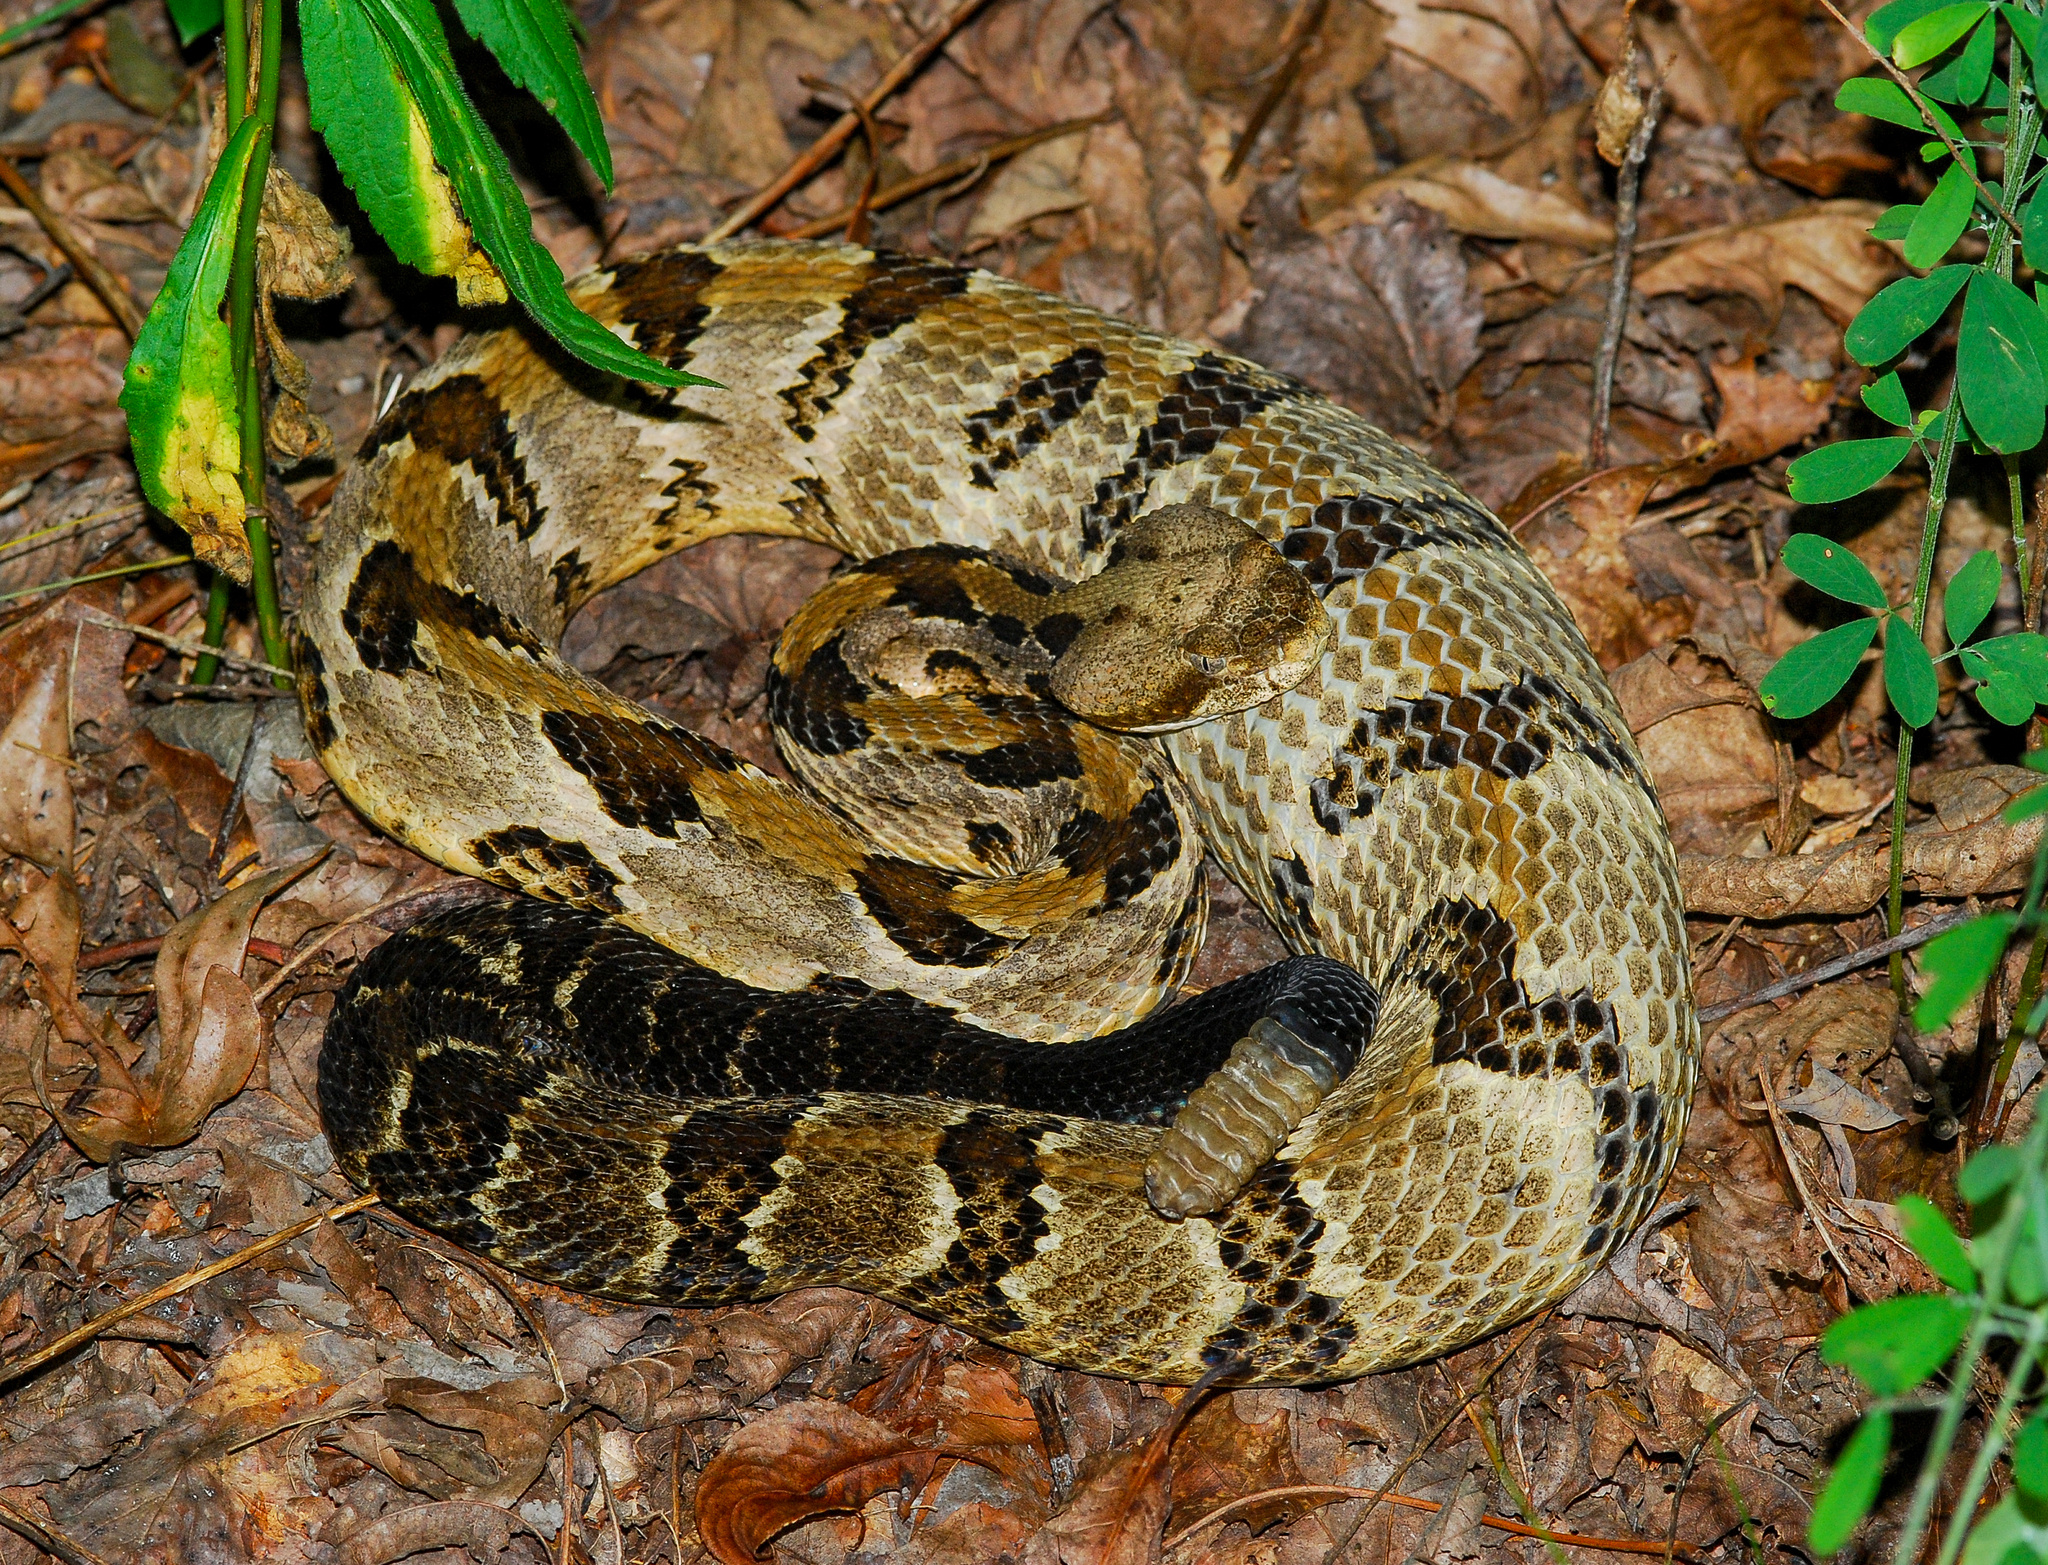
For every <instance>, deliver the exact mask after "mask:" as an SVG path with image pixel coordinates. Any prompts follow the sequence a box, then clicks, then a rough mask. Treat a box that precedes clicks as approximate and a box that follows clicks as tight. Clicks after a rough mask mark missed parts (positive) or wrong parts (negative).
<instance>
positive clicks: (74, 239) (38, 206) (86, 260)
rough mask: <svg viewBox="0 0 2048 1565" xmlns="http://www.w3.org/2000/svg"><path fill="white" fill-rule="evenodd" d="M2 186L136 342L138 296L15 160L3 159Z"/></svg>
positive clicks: (139, 321)
mask: <svg viewBox="0 0 2048 1565" xmlns="http://www.w3.org/2000/svg"><path fill="white" fill-rule="evenodd" d="M0 185H5V186H6V187H7V193H8V194H9V195H10V196H12V197H14V199H15V200H17V201H19V202H20V203H21V204H22V206H23V207H25V208H27V210H28V213H29V215H30V216H31V217H33V218H34V219H35V220H36V221H37V222H38V223H40V224H42V226H43V232H44V233H46V234H48V235H49V236H50V238H51V240H52V241H54V242H55V244H56V246H57V248H58V249H59V250H62V251H63V252H64V255H65V258H66V259H67V260H69V261H70V262H71V264H72V265H73V266H74V267H76V268H77V269H78V275H79V276H80V277H82V278H84V279H85V283H86V286H87V287H89V288H91V289H92V291H93V292H94V293H96V294H98V295H99V296H100V303H102V304H104V305H105V306H106V307H107V309H108V310H109V311H110V312H112V314H113V317H114V319H115V321H116V322H118V323H119V325H120V327H121V330H122V331H123V332H125V333H126V334H127V337H128V340H129V341H130V342H133V341H134V340H135V339H136V337H137V336H138V335H139V334H140V333H141V331H142V307H141V306H140V305H138V304H137V303H136V302H135V296H134V295H133V294H131V293H130V292H129V291H128V285H127V284H126V283H124V282H122V281H121V279H120V278H118V277H116V276H115V275H114V274H113V273H112V272H110V271H108V270H107V268H106V267H105V266H104V265H102V264H101V262H100V258H99V257H98V256H96V255H94V254H93V253H92V252H91V251H90V250H88V249H86V247H85V246H84V244H83V243H81V242H80V240H79V238H78V235H76V234H74V233H73V232H72V231H71V225H70V224H69V223H67V222H65V221H64V219H63V218H61V217H59V216H58V215H57V214H56V213H55V212H52V211H51V210H50V208H49V205H48V204H47V203H46V202H45V201H44V200H43V198H42V197H41V196H39V195H37V194H36V189H35V186H33V185H31V184H30V183H29V182H28V181H27V180H25V179H23V178H22V177H21V170H20V169H18V168H16V167H15V166H14V164H13V162H12V160H10V159H8V158H0Z"/></svg>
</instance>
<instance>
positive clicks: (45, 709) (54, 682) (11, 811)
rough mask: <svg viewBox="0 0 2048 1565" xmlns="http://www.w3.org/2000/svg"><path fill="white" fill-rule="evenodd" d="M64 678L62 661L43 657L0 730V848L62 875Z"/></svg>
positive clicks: (67, 707) (66, 785) (66, 767)
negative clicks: (11, 714) (2, 728)
mask: <svg viewBox="0 0 2048 1565" xmlns="http://www.w3.org/2000/svg"><path fill="white" fill-rule="evenodd" d="M70 676H71V660H70V659H69V658H68V657H63V656H56V657H49V656H45V657H44V658H43V660H42V661H41V662H40V663H38V664H36V665H35V666H34V672H33V674H32V675H31V676H30V681H29V685H28V688H27V689H26V690H24V691H23V692H22V695H21V700H20V703H19V704H18V705H17V706H16V707H15V709H14V715H13V716H12V717H10V718H9V719H8V722H7V727H6V729H5V730H4V731H0V849H5V850H6V851H7V852H9V853H13V854H18V855H19V856H21V857H22V858H25V859H31V860H33V861H34V862H36V863H37V864H40V865H41V866H42V867H43V868H44V869H47V870H50V871H53V872H57V871H63V872H66V873H68V872H69V870H70V867H71V840H72V836H73V832H74V813H73V808H72V801H71V677H70Z"/></svg>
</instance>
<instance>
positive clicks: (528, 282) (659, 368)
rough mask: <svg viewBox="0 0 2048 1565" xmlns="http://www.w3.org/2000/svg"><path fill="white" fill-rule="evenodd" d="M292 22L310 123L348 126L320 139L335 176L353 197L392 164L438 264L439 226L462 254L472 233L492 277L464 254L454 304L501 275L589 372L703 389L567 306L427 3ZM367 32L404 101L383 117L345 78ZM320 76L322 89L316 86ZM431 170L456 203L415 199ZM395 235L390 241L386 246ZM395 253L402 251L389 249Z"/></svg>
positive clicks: (310, 3) (368, 5)
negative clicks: (351, 188) (460, 226)
mask: <svg viewBox="0 0 2048 1565" xmlns="http://www.w3.org/2000/svg"><path fill="white" fill-rule="evenodd" d="M299 14H300V28H301V31H302V32H303V33H304V34H305V36H306V48H305V57H306V61H307V85H308V87H309V88H310V89H311V92H312V96H313V100H314V103H313V113H314V123H315V124H316V126H320V127H322V128H323V129H325V128H326V127H328V126H339V125H343V124H346V125H347V126H348V127H349V133H348V134H347V135H345V136H340V137H338V136H337V133H336V131H334V130H328V132H327V133H328V137H329V149H330V150H331V151H333V152H334V154H335V161H336V163H337V164H339V165H340V166H341V168H342V172H343V174H344V175H345V176H346V177H347V178H348V179H349V181H350V183H351V184H354V185H356V187H357V190H358V193H359V194H360V193H361V191H362V190H363V189H365V188H367V187H368V186H369V185H371V184H372V183H374V182H375V181H377V180H378V179H379V177H380V174H381V165H382V164H383V163H385V162H386V161H389V162H393V163H396V164H398V165H400V166H399V168H398V170H397V172H398V174H399V176H400V177H401V178H402V179H403V181H404V183H405V186H406V190H407V194H408V198H409V200H410V203H411V208H412V211H413V212H414V215H415V217H418V216H421V215H428V216H435V221H434V222H433V224H432V226H431V227H430V228H429V229H427V230H426V231H425V232H424V233H421V234H419V235H418V237H421V238H425V239H427V240H430V241H432V243H433V245H434V255H435V259H436V260H437V261H439V262H445V261H446V260H447V259H448V252H449V250H450V249H452V248H453V242H452V241H453V240H454V238H455V237H456V236H455V235H454V233H453V232H452V231H451V230H450V229H449V228H448V227H447V225H446V223H445V221H443V220H442V218H443V217H445V215H446V213H448V212H452V213H453V216H454V220H455V221H456V222H457V223H462V222H464V221H465V220H466V224H467V229H466V230H465V231H464V232H462V234H461V235H460V238H461V241H462V243H464V244H465V245H466V243H467V239H468V231H473V232H474V235H475V239H476V242H477V244H478V245H480V246H481V247H482V254H483V255H487V256H488V257H489V259H490V263H491V267H495V269H496V271H495V273H493V272H492V271H491V269H490V267H483V266H479V265H478V264H477V263H476V261H475V260H474V259H473V258H471V257H469V256H468V255H466V254H465V255H464V257H463V258H462V259H461V260H460V261H458V262H457V263H455V266H454V268H453V269H454V270H455V271H456V276H457V283H458V298H461V297H463V295H464V292H465V289H464V284H465V283H466V284H467V290H468V292H469V295H470V297H480V298H488V297H490V293H489V287H490V285H491V284H493V283H494V282H495V279H496V277H498V276H502V278H503V283H502V284H501V285H499V286H502V287H506V288H509V290H510V292H511V294H512V297H514V298H515V299H517V300H518V301H519V302H520V304H521V305H523V306H524V307H525V308H526V309H527V311H528V312H529V313H530V314H532V316H533V317H534V319H535V320H536V321H538V322H539V323H540V325H541V326H542V327H544V328H545V329H546V330H547V332H548V333H549V334H550V335H551V336H553V337H554V338H555V339H556V341H558V342H560V343H561V344H562V345H563V346H564V347H566V348H568V349H569V350H570V351H571V352H572V353H574V354H575V355H576V356H577V357H578V358H580V359H582V360H583V361H584V362H585V363H587V364H590V365H593V366H595V367H596V368H598V369H602V370H609V371H611V372H612V373H614V374H617V375H623V376H626V377H628V378H629V379H633V380H644V381H652V382H654V383H656V384H658V385H664V386H686V385H709V384H711V382H708V381H706V380H704V379H703V378H702V377H701V376H695V375H690V374H686V373H684V372H682V371H679V370H674V369H670V368H668V367H667V366H665V365H662V364H660V363H657V362H656V361H655V360H653V359H651V358H649V357H648V356H647V355H646V354H644V353H642V352H640V351H639V350H638V349H637V348H633V347H629V346H628V345H627V344H626V343H625V342H624V341H623V340H622V339H621V338H619V337H617V336H615V335H614V334H613V333H612V332H611V331H609V330H607V329H606V328H605V327H604V326H602V325H601V324H599V323H598V322H597V321H596V320H593V319H592V318H591V317H590V316H588V315H585V314H584V313H583V312H582V311H581V310H579V309H577V308H576V306H575V305H574V304H573V303H572V302H571V301H570V299H569V294H568V290H567V289H566V288H564V287H563V285H562V270H561V268H560V267H559V266H557V265H556V264H555V261H554V258H553V257H552V256H550V255H549V254H548V253H547V251H546V250H544V249H542V248H541V247H540V245H539V244H537V243H536V242H535V240H534V237H533V218H532V214H531V213H529V212H528V211H527V209H526V201H525V198H524V197H523V196H521V195H520V193H519V187H518V186H517V185H516V184H515V183H513V180H512V170H511V166H510V165H509V164H508V163H507V162H506V160H505V153H504V150H503V149H502V148H501V147H499V145H498V142H497V139H496V138H495V137H494V136H493V135H492V134H491V133H490V131H489V130H488V129H487V128H486V127H485V125H484V123H483V121H482V120H481V119H480V118H479V117H478V115H477V112H476V107H475V105H474V104H472V103H471V102H470V100H469V95H468V93H467V92H466V91H464V89H463V86H462V82H461V80H460V79H459V78H458V77H457V75H456V72H455V62H454V60H453V59H452V58H451V56H450V55H449V53H448V38H447V34H446V33H444V32H443V31H442V29H441V20H440V17H439V16H438V15H437V14H436V13H435V11H434V7H433V0H300V3H299ZM309 17H314V18H318V21H317V23H316V24H315V25H309V23H308V18H309ZM364 23H367V29H366V28H365V26H364ZM366 30H367V32H368V34H369V36H370V37H371V38H372V39H374V42H375V45H376V47H377V49H378V50H380V51H381V54H382V58H383V61H384V64H383V66H382V68H381V69H382V72H383V75H382V76H381V78H380V79H379V85H380V87H381V86H382V85H383V84H384V83H390V84H393V85H395V87H397V88H399V89H402V93H403V97H402V101H401V102H398V103H396V104H393V103H391V101H390V95H389V94H386V95H385V106H384V107H383V108H382V109H381V110H379V109H372V108H369V107H366V105H365V102H364V101H363V100H362V98H361V97H360V96H359V95H358V93H357V83H356V76H355V73H354V72H353V71H352V70H351V69H350V67H351V66H353V65H355V62H356V61H358V60H361V59H363V58H364V56H365V50H364V49H363V47H362V43H361V40H362V38H363V35H364V33H365V31H366ZM322 36H329V37H333V38H335V39H337V40H339V41H341V42H345V43H346V44H347V46H348V51H349V58H348V59H346V60H344V58H343V57H342V54H341V51H340V49H339V48H337V49H336V52H335V54H334V55H333V56H332V57H329V58H320V56H321V53H322V51H321V47H320V46H319V44H318V43H317V42H316V39H317V38H319V37H322ZM316 60H317V62H318V63H316ZM365 74H368V75H372V76H374V75H375V74H376V73H374V72H365ZM316 76H317V77H319V78H320V82H321V84H320V85H319V86H315V85H314V78H315V77H316ZM368 96H375V95H374V94H372V95H368ZM394 110H395V112H393V111H394ZM380 154H381V156H380ZM423 156H424V157H430V158H431V163H432V167H431V169H427V170H423V169H422V166H421V165H422V159H423ZM427 172H431V173H432V174H434V175H435V176H437V177H439V178H442V179H444V180H445V182H446V183H447V184H448V185H450V186H452V188H453V194H454V200H452V201H447V200H443V201H441V202H439V203H436V202H435V201H434V200H433V199H432V198H431V195H430V194H423V192H431V189H432V181H431V180H428V179H426V178H424V174H425V173H427ZM364 206H365V208H366V209H368V210H369V211H370V215H371V218H372V220H373V221H377V222H378V227H379V231H380V232H382V231H384V230H383V224H382V222H381V221H380V220H379V219H378V214H377V211H376V209H375V207H374V206H372V204H371V202H370V201H369V200H367V199H366V200H365V201H364ZM436 214H439V215H436ZM392 237H393V236H392V235H391V234H389V233H386V238H392ZM393 248H394V249H397V248H398V245H397V243H396V242H395V241H394V244H393Z"/></svg>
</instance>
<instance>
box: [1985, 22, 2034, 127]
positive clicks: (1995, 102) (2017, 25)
mask: <svg viewBox="0 0 2048 1565" xmlns="http://www.w3.org/2000/svg"><path fill="white" fill-rule="evenodd" d="M2002 14H2003V15H2004V17H2005V25H2006V26H2007V27H2010V28H2011V29H2012V35H2013V37H2015V38H2017V39H2018V40H2019V41H2020V47H2021V48H2023V49H2025V50H2026V51H2027V59H2028V62H2029V63H2030V64H2031V65H2032V66H2033V70H2032V72H2031V74H2032V76H2033V77H2034V80H2035V82H2036V83H2038V82H2039V81H2040V79H2041V18H2040V17H2038V16H2036V15H2034V14H2033V12H2031V11H2028V10H2026V9H2025V8H2023V7H2021V6H2016V5H2009V6H2006V7H2005V9H2004V11H2003V13H2002ZM1993 80H1994V85H1996V86H1999V87H2003V86H2004V85H2005V84H2004V83H2003V82H1999V81H1997V80H1996V78H1994V79H1993ZM2005 99H2006V94H2004V93H2001V92H1994V93H1993V94H1992V95H1991V103H1992V106H1993V107H1994V108H2004V107H2005V106H2006V103H2005Z"/></svg>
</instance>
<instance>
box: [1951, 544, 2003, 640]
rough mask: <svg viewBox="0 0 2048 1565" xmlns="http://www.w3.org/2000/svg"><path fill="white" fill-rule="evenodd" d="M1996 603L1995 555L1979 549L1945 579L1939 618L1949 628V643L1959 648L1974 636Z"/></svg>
mask: <svg viewBox="0 0 2048 1565" xmlns="http://www.w3.org/2000/svg"><path fill="white" fill-rule="evenodd" d="M1997 602H1998V555H1997V553H1996V551H1994V550H1991V549H1979V550H1978V551H1977V552H1976V553H1975V554H1973V555H1971V556H1970V558H1969V559H1968V561H1967V562H1965V564H1964V565H1963V568H1962V569H1961V570H1959V571H1957V572H1956V573H1955V575H1953V576H1951V577H1950V578H1949V579H1948V587H1947V589H1946V590H1945V591H1944V592H1943V593H1942V597H1941V617H1942V620H1943V622H1944V623H1945V624H1946V625H1947V626H1948V643H1949V645H1950V646H1952V647H1959V646H1961V645H1962V644H1963V643H1964V642H1966V641H1968V640H1969V639H1970V638H1971V637H1972V636H1974V635H1976V634H1977V627H1978V626H1980V625H1982V624H1983V623H1984V616H1985V615H1987V614H1989V613H1990V612H1991V608H1992V605H1993V604H1995V603H1997Z"/></svg>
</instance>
